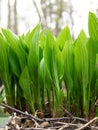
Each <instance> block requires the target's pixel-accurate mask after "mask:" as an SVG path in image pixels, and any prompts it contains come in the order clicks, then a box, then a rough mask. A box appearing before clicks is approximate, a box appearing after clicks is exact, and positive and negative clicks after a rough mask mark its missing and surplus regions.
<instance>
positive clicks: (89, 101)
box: [0, 12, 98, 117]
mask: <svg viewBox="0 0 98 130" xmlns="http://www.w3.org/2000/svg"><path fill="white" fill-rule="evenodd" d="M97 28H98V18H97V17H96V16H95V14H93V13H92V12H89V16H88V30H89V37H88V38H87V36H86V34H85V32H84V31H83V30H81V32H80V34H79V36H78V37H77V38H76V39H75V40H73V39H72V37H71V33H70V30H69V28H68V27H65V28H64V29H63V30H62V31H61V32H60V34H59V35H58V36H57V38H56V37H55V36H53V34H52V33H51V32H50V31H49V30H48V29H47V30H45V31H43V30H42V29H41V25H40V24H38V25H37V26H36V27H35V28H34V29H33V30H32V31H28V32H27V33H26V34H23V35H21V36H17V35H15V34H14V33H13V32H12V31H10V30H7V29H2V32H1V35H0V77H1V79H2V82H3V84H4V88H5V96H6V100H7V103H8V104H9V105H11V106H13V107H17V108H18V109H21V110H24V111H26V110H27V111H29V112H31V113H34V112H35V111H36V110H39V111H43V110H44V109H45V107H46V102H48V106H49V109H50V111H51V113H52V114H53V113H55V114H57V113H58V112H60V111H61V110H62V106H63V105H64V106H66V108H67V109H68V110H69V111H75V112H76V114H78V115H81V116H86V117H88V115H89V111H91V110H92V111H94V110H95V105H94V104H95V102H96V100H97V98H98V83H97V82H98V80H97V78H98V54H97V53H98V38H97V34H98V29H97ZM62 82H64V85H65V86H64V87H62ZM65 104H66V105H65ZM62 111H63V110H62Z"/></svg>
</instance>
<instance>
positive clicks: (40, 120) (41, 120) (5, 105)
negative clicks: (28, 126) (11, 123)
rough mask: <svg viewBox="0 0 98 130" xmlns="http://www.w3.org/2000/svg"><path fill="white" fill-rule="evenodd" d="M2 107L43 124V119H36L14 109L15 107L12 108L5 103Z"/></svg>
mask: <svg viewBox="0 0 98 130" xmlns="http://www.w3.org/2000/svg"><path fill="white" fill-rule="evenodd" d="M2 106H3V107H5V108H8V109H10V110H12V111H14V112H17V113H20V114H22V115H24V116H27V117H29V118H32V119H34V120H36V121H39V122H43V119H40V118H37V117H34V116H32V115H31V114H28V113H25V112H23V111H20V110H18V109H16V108H13V107H11V106H9V105H7V104H5V103H2Z"/></svg>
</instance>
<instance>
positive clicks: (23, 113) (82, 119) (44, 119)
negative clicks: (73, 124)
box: [2, 103, 87, 123]
mask: <svg viewBox="0 0 98 130" xmlns="http://www.w3.org/2000/svg"><path fill="white" fill-rule="evenodd" d="M2 106H3V107H5V108H8V109H10V110H12V111H14V112H16V113H19V114H22V115H24V116H27V117H29V118H31V119H34V120H36V121H38V122H40V123H41V122H44V121H47V122H49V121H62V120H72V119H75V120H79V121H83V122H85V123H86V122H87V120H85V119H84V118H79V117H74V116H73V117H59V118H43V119H40V118H37V117H35V116H33V115H31V114H28V113H25V112H23V111H21V110H18V109H16V108H13V107H11V106H9V105H7V104H5V103H2Z"/></svg>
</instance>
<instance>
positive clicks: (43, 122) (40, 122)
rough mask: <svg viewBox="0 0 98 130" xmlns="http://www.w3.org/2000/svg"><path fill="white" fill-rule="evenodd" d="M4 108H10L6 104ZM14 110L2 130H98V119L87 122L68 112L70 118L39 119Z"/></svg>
mask: <svg viewBox="0 0 98 130" xmlns="http://www.w3.org/2000/svg"><path fill="white" fill-rule="evenodd" d="M3 106H5V107H9V106H7V105H6V104H5V105H4V104H3ZM9 108H10V109H13V111H14V112H13V114H12V116H11V117H10V118H9V121H8V122H7V123H6V125H5V127H3V128H1V129H0V130H98V117H95V118H93V119H92V120H90V121H87V120H86V119H84V118H79V117H74V116H72V115H70V114H69V113H68V112H67V113H68V115H69V116H68V117H58V118H42V119H40V118H38V117H36V116H33V115H31V114H28V113H27V112H23V111H20V110H17V109H15V108H12V107H9Z"/></svg>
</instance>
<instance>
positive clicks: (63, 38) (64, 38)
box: [56, 26, 72, 51]
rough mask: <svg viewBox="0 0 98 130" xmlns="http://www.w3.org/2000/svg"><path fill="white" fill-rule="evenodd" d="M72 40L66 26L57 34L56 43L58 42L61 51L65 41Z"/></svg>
mask: <svg viewBox="0 0 98 130" xmlns="http://www.w3.org/2000/svg"><path fill="white" fill-rule="evenodd" d="M67 40H68V41H69V40H72V38H71V34H70V30H69V27H68V26H66V27H65V28H64V29H63V30H62V31H61V32H60V34H59V35H58V37H57V39H56V43H57V44H58V46H59V48H60V50H61V51H62V49H63V47H64V44H65V42H66V41H67Z"/></svg>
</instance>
